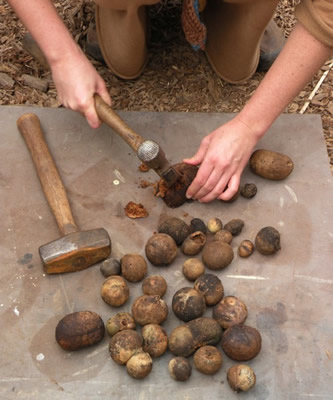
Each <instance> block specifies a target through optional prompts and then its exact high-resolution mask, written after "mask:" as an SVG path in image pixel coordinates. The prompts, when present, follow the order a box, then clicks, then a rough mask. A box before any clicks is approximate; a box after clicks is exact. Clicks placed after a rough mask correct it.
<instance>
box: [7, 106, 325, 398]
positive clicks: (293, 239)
mask: <svg viewBox="0 0 333 400" xmlns="http://www.w3.org/2000/svg"><path fill="white" fill-rule="evenodd" d="M28 111H29V112H34V113H36V114H37V115H38V116H39V117H40V120H41V123H42V126H43V129H44V132H45V137H46V140H47V142H48V144H49V147H50V149H51V152H52V154H53V156H54V159H55V161H56V164H57V166H58V169H59V171H60V175H61V177H62V179H63V181H64V184H65V187H66V188H67V191H68V196H69V199H70V202H71V205H72V209H73V213H74V217H75V219H76V221H77V223H78V225H79V226H80V227H81V228H82V229H93V228H99V227H104V228H105V229H106V230H107V231H108V232H109V234H110V236H111V239H112V243H113V249H112V255H113V256H114V257H121V256H122V255H124V254H126V253H133V252H136V253H140V254H142V255H144V246H145V243H146V241H147V239H148V238H149V237H150V236H151V235H152V233H153V232H154V231H156V228H157V225H158V221H159V220H160V218H161V217H163V216H165V215H170V216H178V217H180V218H183V219H185V220H186V221H188V222H189V221H190V219H191V218H192V217H199V218H202V219H204V220H205V221H206V222H207V221H208V219H209V218H211V217H219V218H221V219H222V221H223V222H224V223H225V222H227V221H228V220H230V219H232V218H242V219H243V220H244V221H245V227H244V229H243V231H242V233H241V235H240V236H239V237H237V238H235V239H234V241H233V244H232V245H233V248H234V250H235V253H236V250H237V246H238V244H239V243H240V241H241V240H243V239H246V238H249V239H254V237H255V234H256V233H257V232H258V230H259V229H260V228H262V227H263V226H268V225H271V226H275V227H276V228H277V229H278V230H279V231H280V232H281V244H282V250H281V251H280V252H279V253H278V254H276V255H274V256H270V257H267V256H262V255H260V254H258V253H254V254H253V255H252V256H251V257H250V258H249V259H240V258H239V257H237V256H235V259H234V261H233V262H232V264H231V265H229V266H228V267H227V268H226V269H225V270H223V271H220V272H218V273H217V275H218V276H219V277H220V279H221V280H222V282H223V285H224V288H225V294H226V295H236V296H238V297H240V298H242V299H243V300H244V301H245V302H246V304H247V306H248V309H249V316H248V320H247V324H248V325H252V326H254V327H257V328H258V329H259V330H260V332H261V334H262V338H263V347H262V351H261V352H260V354H259V355H258V356H257V357H256V358H255V359H254V360H252V361H250V362H249V364H250V365H251V366H252V367H253V368H254V370H255V372H256V374H257V385H256V387H255V388H254V389H253V390H252V391H250V392H249V393H248V394H247V395H246V398H247V399H256V400H261V399H262V400H264V399H265V400H266V399H274V400H277V399H284V400H286V399H292V400H294V399H309V398H318V399H319V398H320V399H326V400H328V399H332V397H333V381H332V376H333V367H332V351H333V315H332V308H331V304H332V301H333V291H332V285H333V276H332V254H333V227H332V222H333V211H332V209H333V208H332V200H333V189H332V175H331V173H330V169H329V163H328V157H327V153H326V148H325V143H324V139H323V133H322V128H321V121H320V117H319V116H316V115H302V116H298V115H282V116H281V117H280V118H279V119H278V120H277V121H276V122H275V124H274V125H273V126H272V127H271V129H270V130H269V132H268V134H267V135H266V136H265V137H264V138H263V139H262V141H261V142H260V143H259V146H258V147H265V148H269V149H272V150H275V151H280V152H283V153H286V154H288V155H289V156H290V157H292V159H293V160H294V162H295V170H294V172H293V173H292V175H291V176H290V177H288V178H287V179H286V180H284V181H280V182H272V181H266V180H263V179H262V178H259V177H257V176H254V175H253V174H252V173H251V172H250V171H249V170H248V169H246V170H245V172H244V174H243V178H242V181H243V182H250V181H251V182H254V183H256V184H257V186H258V194H257V196H256V197H254V198H253V199H251V200H246V199H244V198H241V197H240V198H239V199H237V201H236V202H234V203H231V204H225V203H221V202H219V201H215V202H213V203H210V204H208V205H207V204H198V203H195V202H193V203H188V204H185V205H184V206H182V207H180V208H178V209H174V210H172V209H169V208H167V207H166V206H165V204H164V203H163V201H161V199H158V198H155V197H154V196H153V189H152V188H151V187H149V188H146V189H142V188H140V181H141V180H142V179H144V180H150V181H151V182H155V181H156V180H157V179H158V177H157V175H155V173H154V172H152V171H150V172H148V173H146V174H143V173H141V172H139V171H138V166H139V161H138V159H137V158H136V156H135V155H134V154H133V151H132V150H131V149H130V148H129V147H128V145H127V144H126V143H125V142H123V141H122V139H120V138H119V137H118V136H117V135H116V134H115V133H113V132H112V131H111V130H110V129H109V128H108V127H106V126H102V127H101V128H99V129H98V130H96V131H93V130H92V129H90V128H89V127H88V125H87V124H86V122H85V120H84V119H83V118H82V117H81V116H80V115H78V114H76V113H74V112H71V111H68V110H60V109H45V108H36V107H11V106H8V107H0V120H1V137H2V141H1V146H0V159H1V164H0V192H1V196H0V206H1V207H0V212H1V221H2V223H1V224H0V237H1V241H0V257H1V264H0V314H1V333H0V337H1V340H0V354H1V366H0V372H1V373H0V398H4V399H14V398H15V399H16V398H24V399H29V398H33V399H37V398H38V399H50V398H52V399H54V400H57V399H61V400H62V399H71V400H73V399H88V398H89V399H91V400H92V399H108V398H112V397H113V396H115V398H117V399H130V398H137V399H141V400H143V399H145V400H148V399H157V398H158V399H169V398H171V397H172V398H174V399H175V400H178V399H179V400H180V399H186V400H190V399H191V400H197V399H198V400H199V399H203V398H206V399H217V398H228V399H237V398H240V397H241V396H240V395H238V394H236V393H234V392H232V391H231V389H230V388H229V386H228V384H227V381H226V371H227V369H228V368H229V367H230V366H231V365H233V364H235V362H234V361H232V360H230V359H228V357H226V356H224V363H223V367H222V369H221V371H220V372H218V373H217V374H216V375H214V376H204V375H202V374H200V373H199V372H198V371H196V370H195V368H193V372H192V376H191V378H190V379H189V381H187V382H185V383H179V382H175V381H174V380H172V379H171V378H170V376H169V374H168V370H167V365H168V361H169V360H170V358H171V354H170V353H167V354H165V355H164V356H162V357H161V358H159V359H156V360H154V365H153V370H152V372H151V374H150V375H149V376H148V377H147V378H146V379H145V380H143V381H136V380H134V379H132V378H130V377H129V376H128V375H127V373H126V371H125V368H124V367H121V366H119V365H116V364H115V363H114V362H113V361H112V360H111V358H110V356H109V354H108V341H109V338H108V337H107V336H106V337H105V338H104V339H103V341H102V342H101V343H99V344H98V345H97V346H95V347H92V348H89V349H84V350H81V351H78V352H70V353H68V352H65V351H63V350H62V349H61V348H60V347H59V346H58V345H57V343H56V341H55V337H54V333H55V327H56V324H57V322H58V321H59V320H60V319H61V318H62V317H63V316H64V315H66V314H68V313H70V312H73V311H79V310H83V309H89V310H92V311H96V312H97V313H99V314H100V315H101V316H102V318H103V320H104V321H105V322H106V321H107V319H108V318H109V317H110V316H111V315H112V314H114V313H115V312H118V311H120V310H130V305H131V303H132V301H133V299H134V298H136V297H137V296H139V295H141V284H140V283H137V284H130V290H131V296H130V300H129V302H128V303H127V304H126V305H124V306H123V307H121V308H120V309H115V308H111V307H110V306H108V305H107V304H105V303H104V302H103V300H102V299H101V296H100V288H101V285H102V282H103V277H102V275H101V273H100V271H99V267H98V266H96V267H92V268H89V269H87V270H85V271H81V272H79V273H72V274H67V275H58V276H45V274H44V273H43V269H42V266H41V262H40V259H39V256H38V247H39V246H40V245H42V244H44V243H47V242H48V241H50V240H53V239H55V238H57V237H58V236H59V232H58V229H57V226H56V223H55V220H54V218H53V216H52V214H51V212H50V210H49V208H48V205H47V203H46V200H45V198H44V195H43V193H42V191H41V187H40V184H39V181H38V178H37V175H36V172H35V170H34V166H33V163H32V160H31V158H30V154H29V152H28V150H27V148H26V147H25V144H24V141H23V139H22V138H21V136H20V134H19V132H18V130H17V128H16V120H17V118H18V117H19V116H20V115H21V114H23V113H24V112H28ZM120 114H121V115H122V117H123V118H124V119H125V120H126V121H127V122H128V123H129V125H130V126H132V127H133V128H134V129H136V130H137V131H138V133H140V134H142V135H143V136H144V137H145V138H152V139H155V140H156V141H157V142H158V143H159V144H160V145H161V146H162V148H163V149H164V151H165V152H166V154H167V156H168V158H169V159H170V161H171V162H172V163H176V162H179V161H181V160H182V159H183V158H184V157H187V156H190V155H192V154H193V153H194V152H195V150H196V149H197V147H198V145H199V143H200V140H201V138H202V136H203V135H204V134H207V133H209V132H210V131H211V130H212V129H214V128H216V127H217V126H219V125H220V124H222V123H223V122H226V121H227V120H228V119H230V118H231V117H232V116H231V115H230V114H229V115H228V114H206V113H141V112H126V113H125V112H124V113H120ZM115 181H118V182H119V184H118V185H116V184H115V183H117V182H115ZM128 201H135V202H140V203H142V204H144V206H145V207H146V208H147V210H148V211H149V217H148V218H145V219H140V220H131V219H129V218H128V217H126V216H125V213H124V207H125V205H126V204H127V202H128ZM184 260H185V258H184V256H182V255H181V253H180V252H179V255H178V257H177V259H176V261H175V262H174V263H173V264H172V265H171V266H169V267H162V268H161V267H160V268H158V267H154V266H152V265H150V264H149V273H150V274H152V273H154V274H156V273H158V274H161V275H163V276H164V277H166V279H167V281H168V284H169V289H168V292H167V294H166V296H165V300H166V301H167V303H168V305H169V317H168V320H167V322H166V323H165V324H164V326H165V328H166V330H167V332H168V333H170V332H171V330H172V329H173V328H174V327H175V326H176V325H178V324H179V323H180V321H178V320H177V319H176V317H175V316H174V315H173V312H172V310H171V299H172V295H173V293H174V292H175V291H176V290H177V289H179V288H181V287H184V286H191V283H189V282H188V281H186V279H185V278H184V277H183V276H182V272H181V267H182V264H183V262H184ZM207 272H209V271H208V270H207ZM205 315H207V316H211V309H207V311H206V314H205ZM218 347H219V346H218ZM191 361H192V360H191ZM192 365H193V362H192Z"/></svg>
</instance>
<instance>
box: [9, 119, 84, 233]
mask: <svg viewBox="0 0 333 400" xmlns="http://www.w3.org/2000/svg"><path fill="white" fill-rule="evenodd" d="M17 126H18V129H19V131H20V132H21V134H22V136H23V138H24V140H25V143H26V145H27V147H28V149H29V150H30V153H31V156H32V159H33V162H34V164H35V167H36V171H37V174H38V177H39V180H40V182H41V185H42V188H43V191H44V194H45V197H46V199H47V201H48V203H49V206H50V208H51V210H52V212H53V215H54V217H55V219H56V221H57V224H58V226H59V230H60V232H61V234H62V235H67V234H69V233H72V232H77V231H78V229H77V227H76V225H75V222H74V218H73V216H72V212H71V208H70V205H69V201H68V198H67V195H66V191H65V188H64V185H63V184H62V181H61V178H60V175H59V172H58V170H57V167H56V165H55V163H54V160H53V158H52V155H51V153H50V151H49V149H48V146H47V144H46V142H45V139H44V135H43V131H42V128H41V126H40V121H39V119H38V117H37V115H35V114H32V113H27V114H23V115H22V116H21V117H20V118H19V119H18V120H17Z"/></svg>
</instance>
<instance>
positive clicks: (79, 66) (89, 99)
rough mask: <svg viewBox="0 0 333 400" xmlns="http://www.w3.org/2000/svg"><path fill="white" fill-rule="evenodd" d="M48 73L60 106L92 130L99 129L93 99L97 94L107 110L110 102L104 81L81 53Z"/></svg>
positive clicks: (52, 67)
mask: <svg viewBox="0 0 333 400" xmlns="http://www.w3.org/2000/svg"><path fill="white" fill-rule="evenodd" d="M51 70H52V75H53V80H54V83H55V85H56V88H57V91H58V97H59V100H60V101H61V103H62V104H63V105H64V106H65V107H67V108H70V109H71V110H74V111H79V112H80V113H82V114H83V115H84V116H85V118H86V119H87V122H88V124H89V125H90V126H91V127H92V128H98V127H99V126H100V124H101V121H100V119H99V118H98V115H97V112H96V109H95V102H94V97H93V96H94V94H95V93H97V94H99V95H100V96H101V97H102V99H103V100H104V101H105V102H106V103H107V104H109V105H110V106H111V98H110V96H109V93H108V91H107V89H106V86H105V83H104V81H103V79H102V78H101V76H100V75H99V74H98V73H97V71H96V70H95V68H94V67H93V65H92V64H91V63H90V61H89V60H88V59H87V58H86V56H85V55H84V54H83V52H82V51H81V49H79V48H78V51H77V52H75V54H71V55H70V56H69V57H64V58H63V59H61V60H59V61H57V62H56V63H54V64H53V65H51Z"/></svg>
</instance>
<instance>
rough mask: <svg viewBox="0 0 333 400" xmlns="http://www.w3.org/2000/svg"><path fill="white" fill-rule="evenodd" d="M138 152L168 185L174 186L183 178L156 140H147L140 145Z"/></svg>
mask: <svg viewBox="0 0 333 400" xmlns="http://www.w3.org/2000/svg"><path fill="white" fill-rule="evenodd" d="M137 154H138V157H139V159H140V161H142V162H144V163H145V164H146V165H148V167H149V168H152V169H153V170H154V171H155V172H156V173H157V174H158V175H159V176H160V177H161V178H162V179H164V181H165V183H166V184H167V186H168V187H171V186H173V185H174V184H175V183H176V182H177V181H178V179H180V178H181V175H180V174H179V173H178V172H177V171H176V170H175V168H174V167H173V166H172V165H171V164H170V163H169V161H168V160H167V159H166V157H165V154H164V151H163V150H162V149H161V148H160V146H159V145H158V144H157V143H156V142H154V141H152V140H145V141H144V142H143V143H141V145H140V146H139V148H138V151H137Z"/></svg>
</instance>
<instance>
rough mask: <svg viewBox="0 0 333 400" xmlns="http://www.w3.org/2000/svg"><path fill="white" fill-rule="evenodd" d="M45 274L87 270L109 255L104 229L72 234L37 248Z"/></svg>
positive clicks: (107, 236)
mask: <svg viewBox="0 0 333 400" xmlns="http://www.w3.org/2000/svg"><path fill="white" fill-rule="evenodd" d="M39 254H40V257H41V259H42V261H43V264H44V269H45V272H46V273H47V274H59V273H62V272H75V271H80V270H82V269H85V268H88V267H90V266H91V265H94V264H96V263H97V262H99V261H102V260H104V259H105V258H107V257H109V255H110V254H111V239H110V237H109V235H108V233H107V232H106V230H105V229H103V228H100V229H93V230H90V231H81V232H73V233H69V234H68V235H65V236H62V237H61V238H60V239H57V240H53V241H52V242H50V243H47V244H44V245H43V246H40V248H39Z"/></svg>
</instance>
